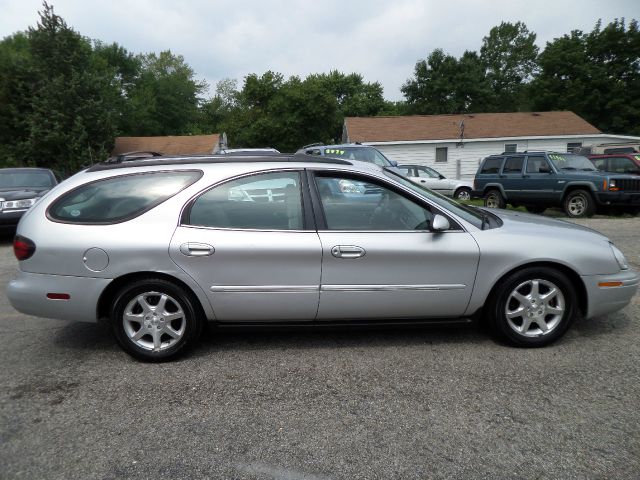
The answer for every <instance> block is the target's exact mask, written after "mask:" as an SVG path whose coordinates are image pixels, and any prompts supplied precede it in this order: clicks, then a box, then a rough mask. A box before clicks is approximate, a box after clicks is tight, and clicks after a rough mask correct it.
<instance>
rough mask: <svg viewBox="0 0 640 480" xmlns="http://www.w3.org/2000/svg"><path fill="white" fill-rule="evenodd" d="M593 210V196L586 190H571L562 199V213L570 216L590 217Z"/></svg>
mask: <svg viewBox="0 0 640 480" xmlns="http://www.w3.org/2000/svg"><path fill="white" fill-rule="evenodd" d="M594 212H595V203H594V201H593V197H592V196H591V194H590V193H589V192H587V191H586V190H573V191H572V192H569V193H568V194H567V196H566V197H565V199H564V213H566V215H567V216H568V217H571V218H581V217H590V216H592V215H593V214H594Z"/></svg>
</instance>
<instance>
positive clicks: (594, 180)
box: [474, 152, 640, 217]
mask: <svg viewBox="0 0 640 480" xmlns="http://www.w3.org/2000/svg"><path fill="white" fill-rule="evenodd" d="M474 194H475V195H478V196H481V197H483V198H484V204H485V206H486V207H492V208H504V207H505V206H506V205H507V203H509V204H511V205H513V206H515V207H517V206H520V205H523V206H524V207H525V208H526V209H527V210H528V211H530V212H532V213H542V212H543V211H544V210H545V209H546V208H547V207H562V209H563V210H564V212H565V213H566V214H567V216H569V217H588V216H591V215H593V214H594V213H595V212H596V209H597V208H598V207H616V208H622V209H624V210H626V211H628V212H630V213H633V214H637V213H638V211H640V178H638V176H634V175H624V174H615V173H609V172H599V171H598V170H596V169H595V167H594V166H593V164H592V163H591V162H590V161H589V159H588V158H586V157H583V156H581V155H575V154H571V153H556V152H521V153H518V152H514V153H504V154H501V155H491V156H489V157H487V158H485V159H484V160H483V161H482V163H481V164H480V168H478V171H477V173H476V176H475V180H474Z"/></svg>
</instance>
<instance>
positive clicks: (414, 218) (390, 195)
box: [316, 177, 432, 231]
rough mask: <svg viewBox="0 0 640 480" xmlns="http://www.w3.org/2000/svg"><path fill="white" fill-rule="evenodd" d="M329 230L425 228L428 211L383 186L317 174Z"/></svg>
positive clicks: (428, 221)
mask: <svg viewBox="0 0 640 480" xmlns="http://www.w3.org/2000/svg"><path fill="white" fill-rule="evenodd" d="M316 185H317V187H318V192H319V193H320V200H321V202H322V208H323V209H324V214H325V218H326V221H327V228H328V229H329V230H394V231H397V230H427V229H428V228H429V225H430V222H431V217H432V215H431V212H430V211H429V210H427V209H425V208H423V207H422V206H420V205H418V204H416V203H415V202H413V201H411V200H409V199H407V198H406V197H404V196H402V195H400V194H398V193H396V192H394V191H392V190H389V189H387V188H386V187H384V186H381V185H378V184H375V183H370V182H367V181H358V180H354V179H351V178H340V177H318V178H316Z"/></svg>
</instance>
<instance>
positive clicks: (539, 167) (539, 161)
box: [527, 156, 551, 173]
mask: <svg viewBox="0 0 640 480" xmlns="http://www.w3.org/2000/svg"><path fill="white" fill-rule="evenodd" d="M550 171H551V167H549V164H548V163H547V160H546V159H545V158H544V157H543V156H531V157H529V158H527V173H549V172H550Z"/></svg>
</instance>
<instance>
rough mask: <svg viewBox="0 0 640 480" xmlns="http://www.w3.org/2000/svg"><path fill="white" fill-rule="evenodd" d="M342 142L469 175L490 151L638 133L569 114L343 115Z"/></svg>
mask: <svg viewBox="0 0 640 480" xmlns="http://www.w3.org/2000/svg"><path fill="white" fill-rule="evenodd" d="M342 140H343V142H345V143H350V142H360V143H362V144H366V145H373V146H375V147H376V148H377V149H378V150H380V151H381V152H382V153H384V154H385V155H386V156H387V157H388V158H389V159H390V160H396V161H397V162H398V163H399V164H415V165H428V166H430V167H433V168H435V169H436V170H438V171H439V172H440V173H442V174H443V175H445V176H446V177H452V178H453V177H455V178H464V179H471V178H473V177H474V175H475V173H476V170H477V169H478V165H479V164H480V161H481V160H482V159H483V158H485V157H486V156H488V155H492V154H496V153H502V152H515V151H518V152H521V151H525V150H553V151H556V152H567V151H571V150H572V149H574V148H578V147H586V146H589V145H594V144H600V143H621V142H632V141H633V142H637V141H640V137H632V136H626V135H612V134H606V133H602V132H601V131H600V130H598V129H597V128H596V127H594V126H593V125H591V124H590V123H588V122H587V121H586V120H584V119H582V118H581V117H579V116H578V115H576V114H575V113H573V112H514V113H477V114H459V115H410V116H395V117H391V116H388V117H347V118H345V121H344V127H343V139H342Z"/></svg>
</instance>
